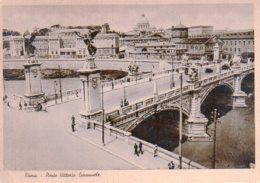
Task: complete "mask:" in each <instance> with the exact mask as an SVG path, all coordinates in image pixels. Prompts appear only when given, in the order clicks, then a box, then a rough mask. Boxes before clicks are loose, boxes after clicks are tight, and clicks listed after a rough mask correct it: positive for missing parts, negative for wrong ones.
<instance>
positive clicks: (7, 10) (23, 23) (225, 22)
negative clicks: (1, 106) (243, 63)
mask: <svg viewBox="0 0 260 183" xmlns="http://www.w3.org/2000/svg"><path fill="white" fill-rule="evenodd" d="M253 11H254V8H253V5H252V4H204V5H202V4H200V5H199V4H198V5H194V4H193V5H191V4H190V5H188V4H185V5H180V4H178V5H176V4H169V5H80V6H79V5H75V6H66V5H55V6H47V5H35V6H3V9H2V14H3V16H2V18H3V19H2V20H3V28H7V29H11V30H16V31H19V32H21V33H23V32H25V30H27V29H28V30H29V31H32V30H33V28H34V27H40V28H43V27H49V26H51V25H54V24H60V25H64V26H69V25H71V26H84V25H102V24H103V23H109V25H110V28H111V30H116V31H122V32H126V31H130V30H132V29H133V28H134V26H135V25H136V24H137V22H138V20H139V19H140V17H141V15H142V14H143V13H144V14H145V16H146V18H147V19H148V20H149V22H150V25H152V26H155V27H156V28H170V27H171V26H174V25H177V24H178V23H179V21H180V20H181V23H182V24H184V25H186V26H188V27H189V26H194V25H213V26H214V29H224V28H226V27H228V28H230V29H253V28H254V20H253V15H254V12H253Z"/></svg>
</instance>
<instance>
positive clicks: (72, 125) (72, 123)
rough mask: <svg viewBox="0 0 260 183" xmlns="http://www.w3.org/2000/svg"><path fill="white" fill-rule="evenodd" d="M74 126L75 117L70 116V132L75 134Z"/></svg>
mask: <svg viewBox="0 0 260 183" xmlns="http://www.w3.org/2000/svg"><path fill="white" fill-rule="evenodd" d="M75 125H76V123H75V116H74V115H72V117H71V128H72V132H75Z"/></svg>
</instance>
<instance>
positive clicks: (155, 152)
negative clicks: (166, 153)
mask: <svg viewBox="0 0 260 183" xmlns="http://www.w3.org/2000/svg"><path fill="white" fill-rule="evenodd" d="M157 152H158V146H157V144H155V146H154V149H153V157H156V156H158V154H157Z"/></svg>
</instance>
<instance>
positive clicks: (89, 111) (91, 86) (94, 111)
mask: <svg viewBox="0 0 260 183" xmlns="http://www.w3.org/2000/svg"><path fill="white" fill-rule="evenodd" d="M78 72H79V75H80V80H81V82H82V93H83V97H82V104H83V105H82V110H81V111H80V112H79V114H80V115H81V117H83V118H88V119H96V120H98V121H100V120H101V116H102V106H101V82H100V70H99V69H98V68H97V66H96V65H95V63H94V57H87V58H86V61H85V64H84V66H83V68H82V69H80V70H78Z"/></svg>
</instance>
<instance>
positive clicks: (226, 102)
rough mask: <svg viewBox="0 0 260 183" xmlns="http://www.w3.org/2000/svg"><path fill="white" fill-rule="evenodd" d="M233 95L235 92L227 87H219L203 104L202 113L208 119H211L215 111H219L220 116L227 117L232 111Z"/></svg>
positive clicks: (211, 92)
mask: <svg viewBox="0 0 260 183" xmlns="http://www.w3.org/2000/svg"><path fill="white" fill-rule="evenodd" d="M232 94H233V91H232V89H231V88H230V87H228V86H226V85H220V86H217V87H216V88H214V89H213V90H212V91H210V93H209V94H208V95H207V97H206V98H205V100H204V101H203V103H202V104H201V112H202V113H203V114H204V115H205V116H206V117H207V118H208V119H211V112H212V111H213V110H214V109H217V110H218V112H219V113H220V116H223V115H225V114H226V113H227V112H228V111H230V110H231V109H232ZM209 121H210V120H209Z"/></svg>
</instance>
